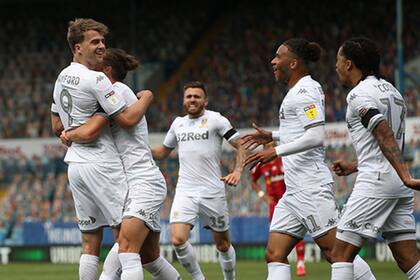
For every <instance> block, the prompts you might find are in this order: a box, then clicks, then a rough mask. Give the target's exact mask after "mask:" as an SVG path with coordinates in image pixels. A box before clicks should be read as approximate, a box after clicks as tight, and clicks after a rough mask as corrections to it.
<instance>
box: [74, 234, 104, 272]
mask: <svg viewBox="0 0 420 280" xmlns="http://www.w3.org/2000/svg"><path fill="white" fill-rule="evenodd" d="M101 242H102V228H100V229H96V230H93V231H91V232H82V255H81V256H80V263H79V278H80V280H96V277H97V274H98V264H99V251H100V248H101Z"/></svg>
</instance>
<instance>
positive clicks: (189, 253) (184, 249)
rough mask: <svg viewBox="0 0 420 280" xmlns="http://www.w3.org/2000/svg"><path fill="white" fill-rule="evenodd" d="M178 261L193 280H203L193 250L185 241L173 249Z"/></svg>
mask: <svg viewBox="0 0 420 280" xmlns="http://www.w3.org/2000/svg"><path fill="white" fill-rule="evenodd" d="M174 249H175V254H176V257H177V258H178V261H179V262H180V263H181V264H182V265H183V266H184V267H185V269H186V270H187V271H188V272H189V273H190V274H191V276H192V278H193V280H204V275H203V273H202V272H201V269H200V265H199V264H198V262H197V258H196V257H195V252H194V248H193V247H192V246H191V244H190V243H189V242H188V241H187V242H185V243H184V244H182V245H180V246H176V247H174Z"/></svg>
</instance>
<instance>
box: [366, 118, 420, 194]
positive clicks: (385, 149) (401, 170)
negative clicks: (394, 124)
mask: <svg viewBox="0 0 420 280" xmlns="http://www.w3.org/2000/svg"><path fill="white" fill-rule="evenodd" d="M372 134H373V136H374V137H375V139H376V141H378V144H379V147H380V148H381V151H382V153H383V154H384V156H385V157H386V158H387V159H388V161H389V162H390V163H391V165H392V166H393V167H394V169H395V171H397V173H398V176H399V177H400V178H401V180H402V181H403V182H404V184H405V185H406V186H407V187H410V188H413V189H416V190H420V180H418V179H413V178H411V175H410V171H409V169H408V166H407V165H406V164H405V163H404V159H403V156H402V153H401V150H400V147H399V146H398V143H397V141H396V140H395V138H394V132H393V131H392V130H391V128H390V127H389V125H388V122H387V121H386V120H383V121H381V122H379V123H378V125H377V126H376V127H375V128H374V129H373V131H372Z"/></svg>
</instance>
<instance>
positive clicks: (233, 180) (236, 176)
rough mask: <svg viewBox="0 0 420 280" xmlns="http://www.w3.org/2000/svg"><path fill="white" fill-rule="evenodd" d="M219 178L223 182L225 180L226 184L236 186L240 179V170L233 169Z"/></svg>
mask: <svg viewBox="0 0 420 280" xmlns="http://www.w3.org/2000/svg"><path fill="white" fill-rule="evenodd" d="M220 180H222V181H223V182H225V184H228V185H229V186H234V187H236V186H237V185H238V184H239V182H240V180H241V172H239V171H236V170H235V171H233V172H232V173H230V174H228V175H226V176H224V177H222V178H221V179H220Z"/></svg>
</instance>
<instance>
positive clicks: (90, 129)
mask: <svg viewBox="0 0 420 280" xmlns="http://www.w3.org/2000/svg"><path fill="white" fill-rule="evenodd" d="M108 123H109V121H108V118H107V117H106V116H104V115H103V114H95V115H94V116H93V117H91V118H90V119H89V120H88V121H87V122H86V123H85V124H83V125H81V126H79V127H77V128H75V129H72V130H67V131H63V133H62V134H61V137H64V139H65V140H67V141H71V142H76V143H90V142H92V141H95V140H96V139H97V138H98V137H99V136H100V135H101V133H102V130H103V128H104V127H105V126H107V125H108Z"/></svg>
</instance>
